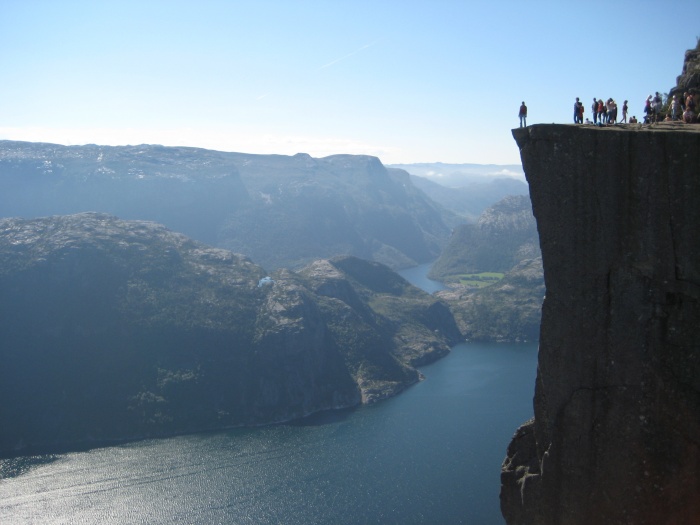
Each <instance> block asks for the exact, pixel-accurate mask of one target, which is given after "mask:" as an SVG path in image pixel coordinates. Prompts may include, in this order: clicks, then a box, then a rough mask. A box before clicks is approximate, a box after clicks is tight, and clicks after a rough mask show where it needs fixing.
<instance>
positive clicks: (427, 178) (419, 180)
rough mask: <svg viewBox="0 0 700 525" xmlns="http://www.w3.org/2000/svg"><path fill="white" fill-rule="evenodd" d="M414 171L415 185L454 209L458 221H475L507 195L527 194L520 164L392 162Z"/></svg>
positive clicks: (435, 199) (412, 177)
mask: <svg viewBox="0 0 700 525" xmlns="http://www.w3.org/2000/svg"><path fill="white" fill-rule="evenodd" d="M390 166H391V167H392V168H400V169H402V170H405V171H407V172H408V173H410V174H411V181H412V182H413V184H414V185H415V186H416V187H417V188H419V189H420V190H422V191H423V192H425V194H426V195H428V196H429V197H430V198H431V199H432V200H434V201H435V202H437V203H439V204H440V205H442V206H444V207H445V208H447V209H448V210H450V211H452V212H454V213H455V214H456V215H457V216H458V217H459V219H460V220H459V221H457V222H453V223H451V224H450V226H456V225H457V224H460V223H462V222H464V221H465V220H466V221H467V222H475V221H476V220H477V218H478V217H479V215H481V213H482V212H483V211H484V210H485V209H486V208H488V207H489V206H491V205H492V204H494V203H495V202H498V201H499V200H501V199H502V198H504V197H506V196H508V195H527V194H528V186H527V184H526V183H525V176H524V174H523V170H522V167H521V166H520V165H511V164H508V165H481V164H444V163H440V162H435V163H423V164H392V165H390Z"/></svg>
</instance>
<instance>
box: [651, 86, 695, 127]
mask: <svg viewBox="0 0 700 525" xmlns="http://www.w3.org/2000/svg"><path fill="white" fill-rule="evenodd" d="M656 95H657V96H658V95H659V93H658V92H657V93H656ZM695 96H696V95H693V94H692V93H688V92H686V93H683V96H682V97H680V100H679V97H678V95H673V98H672V99H671V100H670V101H669V104H668V113H667V114H666V118H664V121H671V122H672V121H677V120H682V121H683V122H685V123H686V124H690V123H692V122H696V121H697V116H696V114H695V104H696V103H695ZM654 99H656V97H654ZM650 101H651V102H650ZM653 103H654V101H653V100H652V99H651V95H649V97H648V98H647V102H646V104H647V105H646V106H645V108H644V111H645V112H646V111H647V109H646V108H647V107H651V110H652V111H653V110H654V107H653ZM652 115H653V116H654V118H655V120H654V122H656V121H658V119H659V117H660V115H659V113H652Z"/></svg>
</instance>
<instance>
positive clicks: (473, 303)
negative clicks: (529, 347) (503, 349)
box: [435, 257, 545, 342]
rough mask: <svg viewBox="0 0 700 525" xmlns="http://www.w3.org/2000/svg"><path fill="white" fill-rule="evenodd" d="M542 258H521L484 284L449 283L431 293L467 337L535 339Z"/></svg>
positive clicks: (537, 330)
mask: <svg viewBox="0 0 700 525" xmlns="http://www.w3.org/2000/svg"><path fill="white" fill-rule="evenodd" d="M544 294H545V287H544V276H543V272H542V258H541V257H537V258H535V259H525V260H523V261H520V262H519V263H518V264H516V265H515V266H514V267H513V268H512V269H511V270H509V271H508V272H506V273H505V275H504V276H503V278H502V279H500V280H499V281H498V282H496V283H493V284H491V285H490V286H486V287H484V288H477V289H474V288H473V287H469V286H461V285H451V286H450V287H449V288H448V289H447V290H442V291H439V292H436V293H435V296H436V297H438V298H439V299H442V300H443V301H445V302H446V303H447V304H448V305H449V306H450V309H451V310H452V312H453V314H454V316H455V319H456V321H457V326H459V329H460V330H461V332H462V335H463V336H464V337H465V338H466V339H467V340H469V341H496V342H529V341H538V340H539V336H540V333H539V332H540V321H541V318H542V299H543V298H544Z"/></svg>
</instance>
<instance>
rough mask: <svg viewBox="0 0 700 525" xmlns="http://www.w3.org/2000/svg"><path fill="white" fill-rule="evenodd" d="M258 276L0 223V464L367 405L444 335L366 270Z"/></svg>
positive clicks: (448, 327) (130, 236) (386, 273)
mask: <svg viewBox="0 0 700 525" xmlns="http://www.w3.org/2000/svg"><path fill="white" fill-rule="evenodd" d="M263 277H265V272H264V270H262V268H260V267H259V266H257V265H255V264H253V263H252V262H251V261H250V260H249V259H247V258H245V257H242V256H239V255H236V254H233V253H231V252H228V251H225V250H221V249H215V248H210V247H208V246H206V245H203V244H200V243H198V242H196V241H193V240H191V239H189V238H187V237H185V236H184V235H181V234H178V233H174V232H172V231H170V230H167V229H166V228H164V227H163V226H161V225H158V224H156V223H152V222H144V221H123V220H119V219H116V218H115V217H112V216H108V215H103V214H95V213H84V214H77V215H71V216H58V217H47V218H42V219H36V220H22V219H4V220H0V290H2V294H1V295H0V317H1V318H2V319H3V323H2V324H1V325H0V341H2V345H0V362H2V367H0V398H2V399H3V405H2V410H1V411H0V455H10V454H14V453H29V452H31V451H33V450H56V449H59V448H62V447H68V448H70V447H75V446H77V445H79V444H88V445H89V444H95V443H101V442H109V441H112V440H122V439H133V438H138V437H144V436H161V435H170V434H174V433H179V432H190V431H197V430H203V429H208V428H223V427H227V426H235V425H253V424H262V423H271V422H275V421H282V420H288V419H292V418H298V417H302V416H304V415H307V414H310V413H313V412H315V411H319V410H327V409H331V408H338V407H345V406H353V405H356V404H358V403H361V402H372V401H374V400H377V399H380V398H382V397H385V396H388V395H392V394H395V393H397V392H399V391H401V390H402V389H404V388H406V387H407V386H408V385H410V384H412V383H414V382H416V381H418V379H419V373H418V372H417V370H416V369H415V368H414V365H416V364H419V363H423V362H428V361H430V360H433V359H436V358H438V357H440V356H442V355H445V354H446V353H447V352H448V351H449V346H450V345H451V344H453V343H454V342H456V341H457V339H458V338H459V332H458V330H457V328H456V325H455V322H454V319H453V318H452V316H451V314H450V313H449V310H448V309H447V307H446V306H444V305H443V304H442V303H441V302H440V301H437V300H436V299H434V298H432V297H431V296H429V295H428V294H425V293H423V292H422V291H420V290H418V289H416V288H414V287H412V286H411V285H410V284H409V283H408V282H406V281H404V280H403V279H402V278H400V277H399V276H397V275H396V274H394V273H393V272H392V271H391V270H389V269H388V268H386V267H385V266H383V265H379V264H377V263H370V262H366V261H360V260H359V259H355V258H352V257H342V258H338V259H334V260H331V261H317V262H315V263H314V264H312V265H311V266H309V267H308V268H306V269H304V270H302V271H301V272H299V273H294V272H291V271H288V270H280V271H279V272H277V273H274V274H272V275H271V276H270V277H271V279H266V280H262V278H263ZM376 283H392V285H391V286H390V287H388V288H387V287H386V286H384V287H383V288H382V287H377V286H376Z"/></svg>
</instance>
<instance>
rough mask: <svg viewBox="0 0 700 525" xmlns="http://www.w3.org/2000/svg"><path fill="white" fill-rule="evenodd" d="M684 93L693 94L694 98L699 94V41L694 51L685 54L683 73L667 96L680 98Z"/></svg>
mask: <svg viewBox="0 0 700 525" xmlns="http://www.w3.org/2000/svg"><path fill="white" fill-rule="evenodd" d="M684 93H693V94H696V96H697V93H700V40H698V44H697V46H695V49H689V50H688V51H686V52H685V58H684V60H683V71H682V72H681V74H680V75H679V76H678V77H677V78H676V85H675V86H674V87H672V88H671V89H670V91H669V93H668V96H669V97H672V96H673V95H677V96H678V97H679V98H680V97H682V96H683V94H684ZM696 111H697V110H696Z"/></svg>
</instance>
